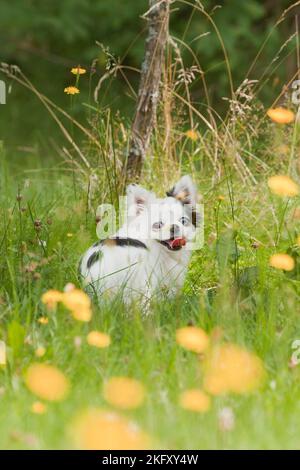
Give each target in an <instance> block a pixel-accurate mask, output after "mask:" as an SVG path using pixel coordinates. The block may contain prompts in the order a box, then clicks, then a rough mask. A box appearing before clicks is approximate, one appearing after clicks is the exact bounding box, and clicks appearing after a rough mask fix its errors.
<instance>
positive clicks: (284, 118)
mask: <svg viewBox="0 0 300 470" xmlns="http://www.w3.org/2000/svg"><path fill="white" fill-rule="evenodd" d="M267 115H268V116H269V118H270V119H272V121H274V122H276V123H278V124H290V123H291V122H293V121H294V120H295V113H293V111H290V110H289V109H285V108H281V107H279V108H272V109H269V110H268V112H267Z"/></svg>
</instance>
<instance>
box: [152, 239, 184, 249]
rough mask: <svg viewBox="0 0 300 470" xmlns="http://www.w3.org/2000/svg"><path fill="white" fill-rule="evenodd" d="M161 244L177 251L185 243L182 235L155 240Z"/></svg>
mask: <svg viewBox="0 0 300 470" xmlns="http://www.w3.org/2000/svg"><path fill="white" fill-rule="evenodd" d="M157 241H158V242H159V243H161V245H163V246H166V247H167V248H168V250H171V251H178V250H181V248H182V247H184V246H185V245H186V239H185V238H183V237H176V238H170V239H169V240H157Z"/></svg>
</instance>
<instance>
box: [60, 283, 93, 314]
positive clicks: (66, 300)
mask: <svg viewBox="0 0 300 470" xmlns="http://www.w3.org/2000/svg"><path fill="white" fill-rule="evenodd" d="M62 303H63V304H64V306H65V307H67V309H69V310H70V311H71V314H72V315H73V317H74V318H75V320H79V321H83V322H89V321H90V320H91V318H92V309H91V299H90V298H89V297H88V295H87V294H86V293H85V292H83V291H82V290H80V289H73V290H70V291H68V292H65V293H64V294H63V298H62Z"/></svg>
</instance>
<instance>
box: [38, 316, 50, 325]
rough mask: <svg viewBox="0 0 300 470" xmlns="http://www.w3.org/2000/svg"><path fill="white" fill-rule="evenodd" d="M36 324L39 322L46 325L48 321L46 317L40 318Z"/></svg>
mask: <svg viewBox="0 0 300 470" xmlns="http://www.w3.org/2000/svg"><path fill="white" fill-rule="evenodd" d="M38 322H39V323H40V324H41V325H48V323H49V319H48V318H47V317H40V318H38Z"/></svg>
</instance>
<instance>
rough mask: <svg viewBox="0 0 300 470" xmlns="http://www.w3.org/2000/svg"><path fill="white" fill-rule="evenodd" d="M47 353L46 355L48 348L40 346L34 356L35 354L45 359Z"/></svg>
mask: <svg viewBox="0 0 300 470" xmlns="http://www.w3.org/2000/svg"><path fill="white" fill-rule="evenodd" d="M45 353H46V348H44V346H39V347H38V348H36V350H35V351H34V354H35V356H36V357H43V356H44V355H45Z"/></svg>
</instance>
